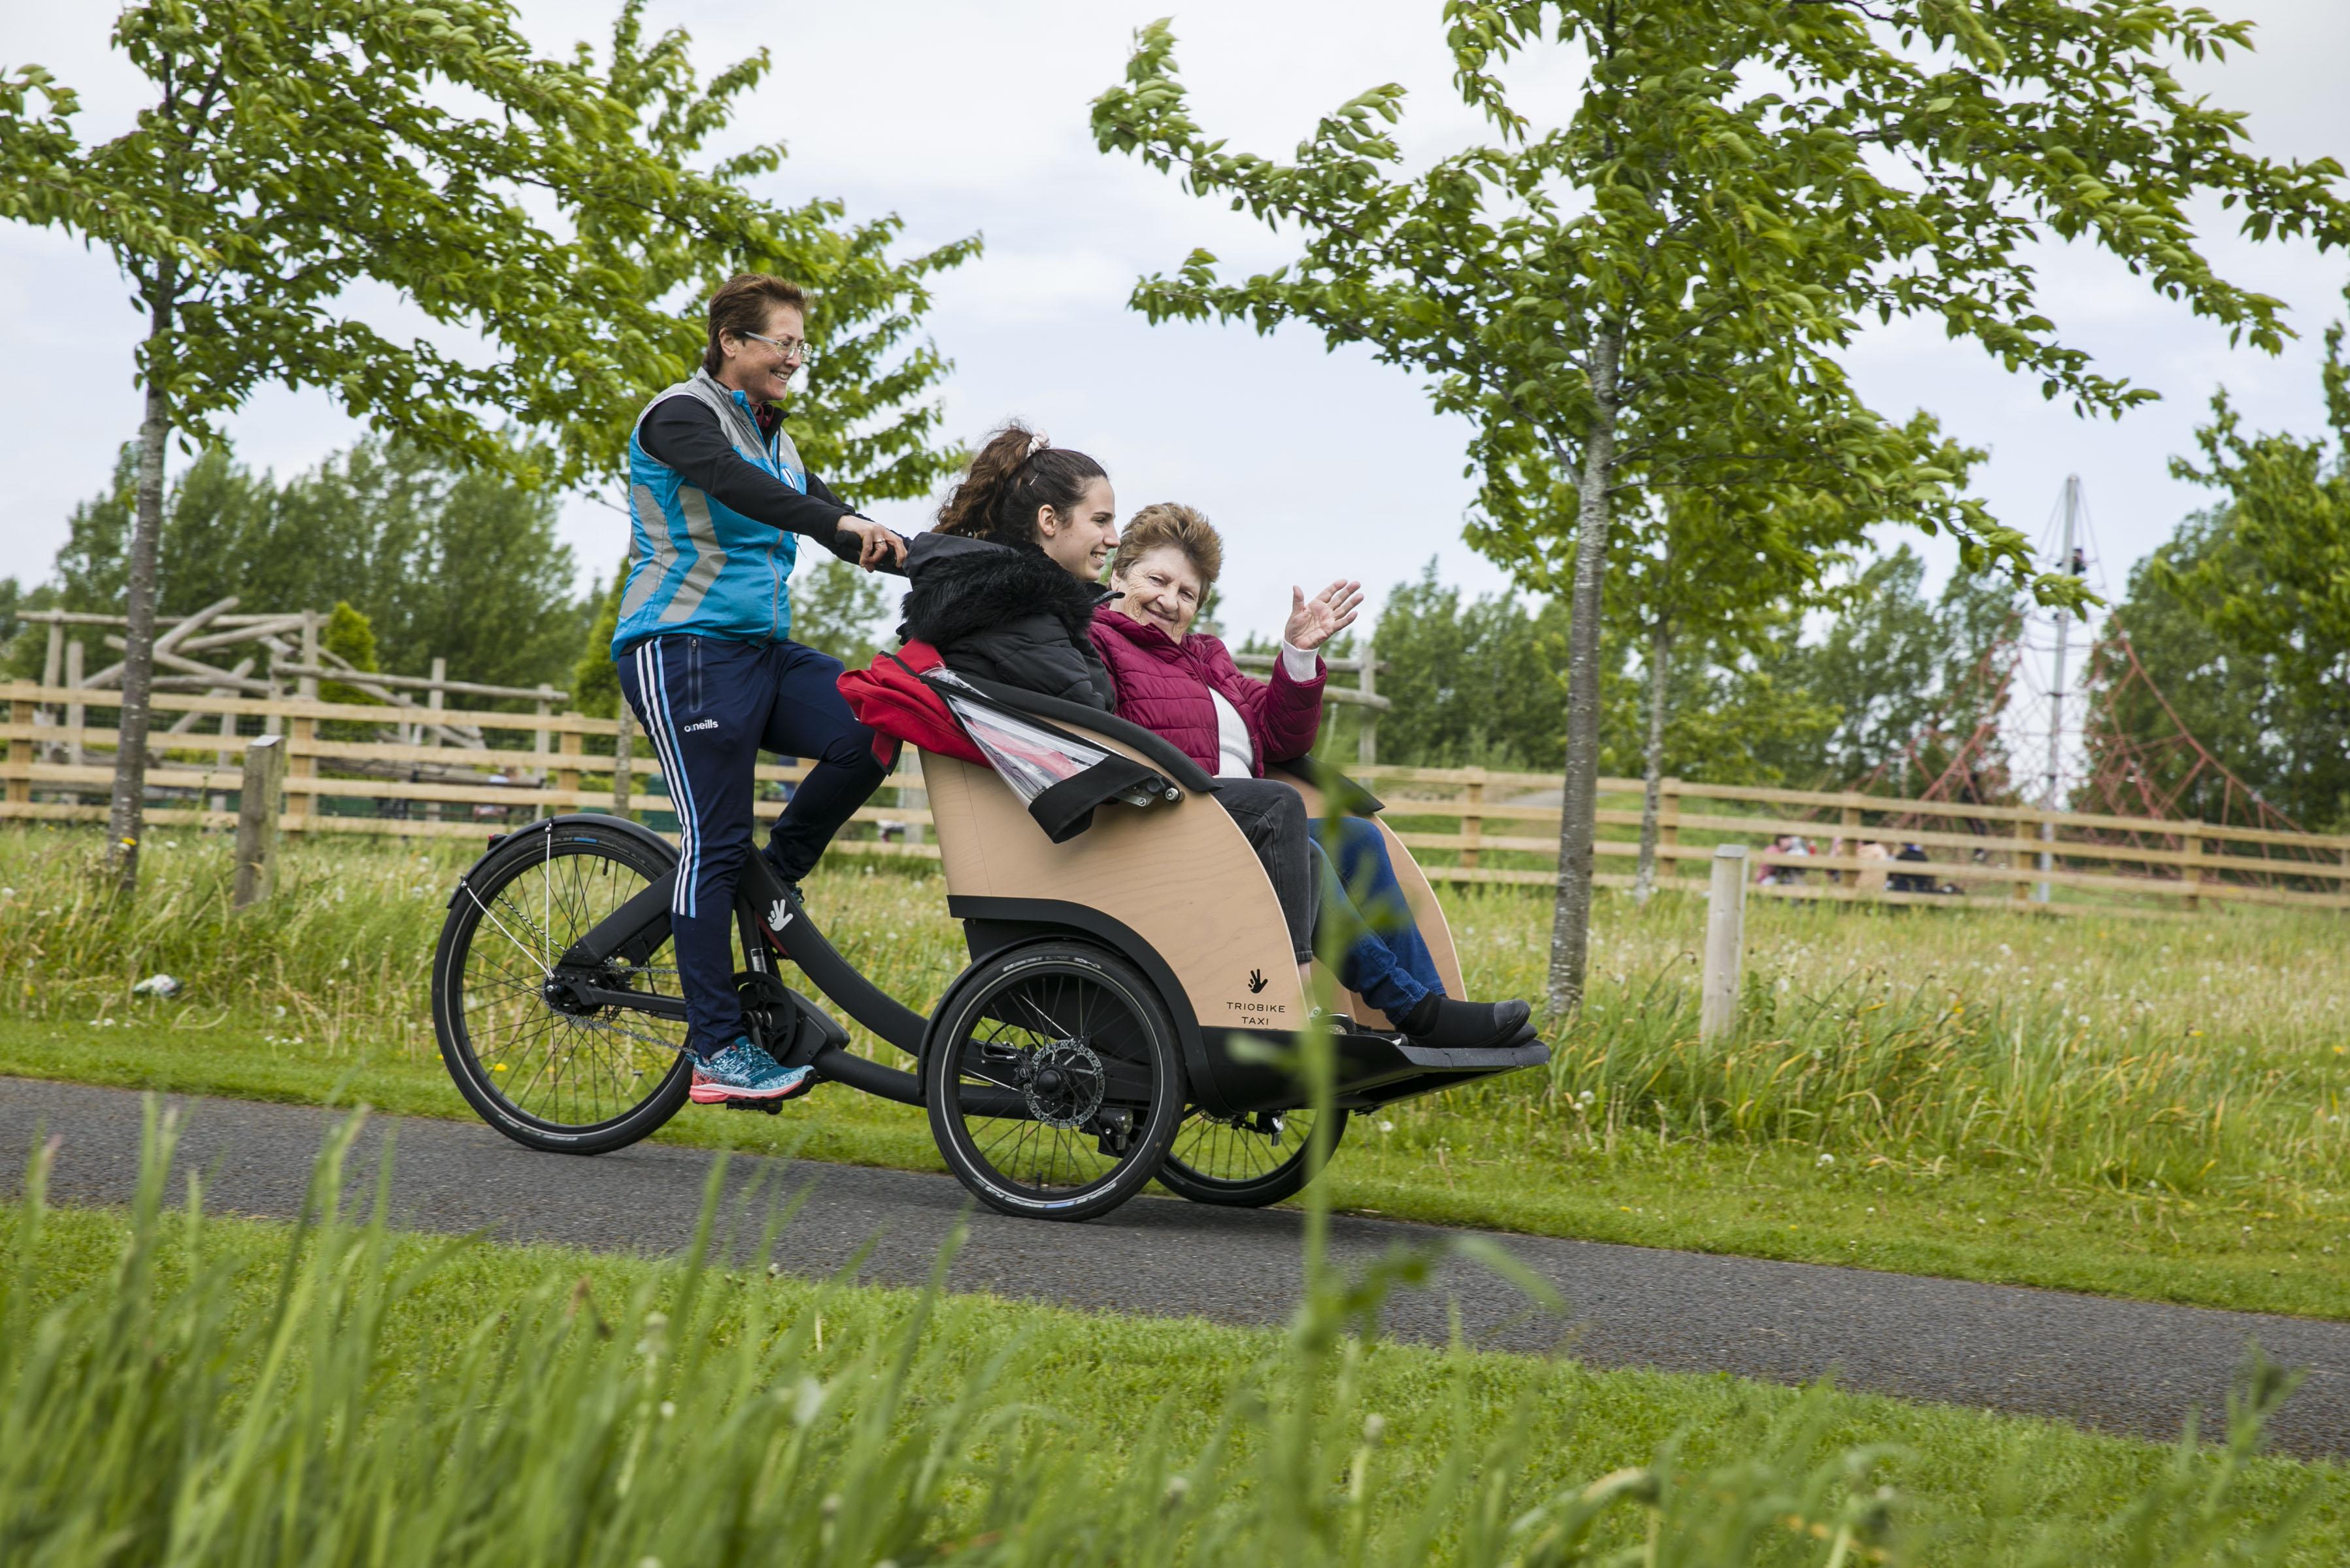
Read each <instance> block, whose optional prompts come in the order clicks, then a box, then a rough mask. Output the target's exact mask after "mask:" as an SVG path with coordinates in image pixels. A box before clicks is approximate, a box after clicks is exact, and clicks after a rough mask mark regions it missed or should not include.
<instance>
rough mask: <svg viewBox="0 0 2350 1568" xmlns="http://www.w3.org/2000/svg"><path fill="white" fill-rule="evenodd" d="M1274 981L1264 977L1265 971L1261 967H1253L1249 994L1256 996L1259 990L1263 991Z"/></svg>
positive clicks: (1250, 974)
mask: <svg viewBox="0 0 2350 1568" xmlns="http://www.w3.org/2000/svg"><path fill="white" fill-rule="evenodd" d="M1272 983H1273V982H1272V981H1269V980H1267V979H1265V978H1264V971H1263V970H1261V969H1253V970H1251V971H1249V994H1250V995H1251V996H1254V995H1255V994H1256V993H1257V992H1260V991H1263V989H1264V988H1265V987H1266V986H1268V985H1271V984H1272Z"/></svg>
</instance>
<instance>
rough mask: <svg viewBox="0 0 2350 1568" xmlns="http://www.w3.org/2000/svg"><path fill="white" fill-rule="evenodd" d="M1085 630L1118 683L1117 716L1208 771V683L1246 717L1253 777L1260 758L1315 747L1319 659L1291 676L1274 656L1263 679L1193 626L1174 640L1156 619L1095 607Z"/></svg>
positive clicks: (1212, 740) (1211, 718) (1211, 719)
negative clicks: (1310, 674) (1299, 677)
mask: <svg viewBox="0 0 2350 1568" xmlns="http://www.w3.org/2000/svg"><path fill="white" fill-rule="evenodd" d="M1092 633H1093V642H1094V648H1095V649H1096V651H1097V652H1098V653H1100V655H1101V657H1102V662H1103V663H1104V664H1106V665H1107V666H1109V674H1110V680H1112V681H1113V682H1114V683H1115V684H1116V685H1117V687H1118V717H1119V718H1121V719H1124V720H1126V721H1128V722H1130V723H1136V724H1139V725H1141V726H1142V727H1143V728H1144V729H1146V730H1150V731H1155V732H1158V733H1159V734H1161V735H1164V736H1165V737H1167V739H1169V740H1170V741H1172V742H1175V744H1177V745H1178V746H1180V747H1181V748H1182V749H1183V754H1184V755H1185V756H1187V757H1190V758H1191V760H1192V761H1193V762H1195V763H1199V764H1200V765H1201V767H1203V768H1205V769H1207V771H1208V772H1210V773H1211V774H1212V773H1214V772H1215V771H1216V764H1217V763H1218V762H1219V761H1220V760H1221V748H1220V747H1219V746H1218V745H1217V743H1216V705H1215V703H1214V701H1211V699H1210V697H1209V695H1208V693H1209V691H1211V690H1213V691H1221V692H1222V693H1223V696H1224V700H1225V701H1228V702H1230V703H1231V704H1232V706H1233V707H1234V708H1237V709H1238V710H1240V714H1241V717H1242V718H1243V719H1245V720H1246V721H1248V727H1249V738H1250V739H1251V740H1252V741H1253V742H1256V757H1255V759H1254V766H1255V771H1256V774H1257V775H1258V776H1259V777H1263V774H1264V768H1265V764H1266V763H1285V762H1288V761H1289V760H1290V759H1291V758H1293V757H1302V756H1304V755H1305V753H1307V752H1310V751H1312V750H1313V749H1314V737H1315V732H1318V731H1319V730H1320V729H1321V727H1322V684H1323V682H1324V681H1325V680H1326V679H1327V678H1328V673H1329V672H1328V671H1327V670H1324V669H1322V668H1321V666H1320V661H1319V660H1318V659H1317V660H1316V661H1315V666H1316V670H1317V673H1316V674H1315V677H1314V679H1313V680H1308V681H1302V682H1301V681H1296V680H1291V679H1290V678H1289V672H1288V671H1287V670H1283V669H1282V668H1281V667H1280V665H1279V663H1278V662H1276V663H1275V664H1274V671H1273V680H1272V681H1271V682H1270V683H1267V682H1265V681H1263V680H1255V679H1254V678H1253V677H1251V676H1246V675H1243V674H1242V673H1241V670H1240V666H1238V665H1236V664H1234V663H1233V662H1232V652H1231V650H1230V649H1226V648H1225V647H1224V645H1223V642H1222V639H1217V638H1213V637H1210V636H1208V635H1207V634H1206V633H1205V632H1198V631H1195V632H1192V633H1191V634H1190V635H1188V636H1187V637H1185V638H1184V639H1183V640H1182V641H1181V642H1180V643H1179V642H1176V641H1174V640H1172V639H1170V638H1169V637H1168V635H1167V634H1166V633H1165V632H1163V631H1161V630H1159V628H1157V627H1155V626H1147V625H1145V624H1144V623H1142V622H1141V621H1139V620H1136V619H1135V618H1133V617H1132V616H1128V615H1123V614H1121V613H1119V612H1118V611H1117V610H1114V609H1102V610H1097V611H1095V612H1094V623H1093V628H1092Z"/></svg>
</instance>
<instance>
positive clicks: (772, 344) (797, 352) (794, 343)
mask: <svg viewBox="0 0 2350 1568" xmlns="http://www.w3.org/2000/svg"><path fill="white" fill-rule="evenodd" d="M734 336H736V337H748V338H749V339H751V341H753V342H754V343H764V344H765V345H766V346H767V347H768V348H773V349H774V350H775V352H776V353H778V354H781V355H782V356H783V357H784V358H786V359H795V360H797V361H799V363H801V364H803V365H805V364H806V363H807V362H808V361H809V360H811V359H814V358H816V351H815V350H814V349H812V348H809V347H808V346H807V345H806V344H805V343H803V342H801V341H800V340H799V339H798V338H796V337H763V336H761V335H760V334H759V333H756V332H738V333H736V334H735V335H734Z"/></svg>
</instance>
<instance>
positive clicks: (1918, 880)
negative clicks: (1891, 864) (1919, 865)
mask: <svg viewBox="0 0 2350 1568" xmlns="http://www.w3.org/2000/svg"><path fill="white" fill-rule="evenodd" d="M1893 858H1895V859H1896V860H1909V861H1922V860H1924V859H1925V858H1926V850H1925V847H1924V846H1922V845H1917V844H1905V845H1903V846H1901V853H1900V854H1898V855H1896V856H1895V857H1893ZM1885 890H1886V891H1887V892H1888V893H1930V892H1932V891H1933V890H1934V879H1933V878H1932V877H1917V876H1908V875H1899V876H1893V877H1887V878H1886V881H1885Z"/></svg>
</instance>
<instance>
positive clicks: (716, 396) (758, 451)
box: [630, 370, 807, 492]
mask: <svg viewBox="0 0 2350 1568" xmlns="http://www.w3.org/2000/svg"><path fill="white" fill-rule="evenodd" d="M681 396H682V397H689V398H693V399H696V400H699V401H701V402H702V403H705V404H707V405H708V406H709V407H710V409H711V410H712V412H714V413H716V414H717V416H718V428H719V429H720V430H723V431H725V432H726V439H727V440H728V441H732V442H733V444H734V450H735V452H738V453H740V454H741V456H742V458H743V462H754V463H757V464H758V465H759V466H760V467H762V468H764V467H766V466H767V461H768V448H767V443H766V441H764V439H763V438H762V437H761V436H760V434H759V425H758V421H755V420H754V419H753V418H752V417H751V416H750V414H749V412H748V411H746V410H744V409H743V405H742V404H740V403H738V402H736V401H735V400H734V394H733V393H732V392H730V391H728V390H727V389H725V388H724V387H722V386H720V385H719V384H718V380H717V378H716V377H714V376H712V375H711V373H710V372H709V371H707V370H696V371H695V372H694V373H693V374H692V375H691V376H690V377H688V378H687V379H684V380H682V381H680V382H679V383H678V384H677V385H676V386H674V387H670V388H667V389H664V390H662V391H660V392H656V393H655V394H653V398H652V401H651V402H649V403H647V404H646V405H645V406H644V407H643V408H641V409H639V410H637V424H639V425H641V424H643V423H644V422H645V416H646V415H647V414H649V413H651V412H652V411H653V409H654V407H655V405H657V404H660V403H665V402H667V401H668V400H670V399H671V398H675V397H681ZM634 428H635V427H634V426H631V427H630V429H631V430H632V431H633V430H634ZM774 455H775V457H776V458H777V459H779V460H780V461H781V462H782V465H783V466H784V467H785V468H788V469H790V470H791V471H792V472H795V473H797V474H800V475H801V476H802V478H801V480H800V485H799V488H800V489H801V490H802V491H803V492H805V491H806V489H807V480H806V473H807V465H806V463H803V462H800V449H799V448H798V447H797V446H796V445H795V444H794V443H793V441H792V438H791V435H790V432H788V431H785V430H784V429H783V427H782V426H780V425H779V426H777V427H776V429H775V452H774Z"/></svg>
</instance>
